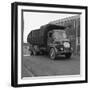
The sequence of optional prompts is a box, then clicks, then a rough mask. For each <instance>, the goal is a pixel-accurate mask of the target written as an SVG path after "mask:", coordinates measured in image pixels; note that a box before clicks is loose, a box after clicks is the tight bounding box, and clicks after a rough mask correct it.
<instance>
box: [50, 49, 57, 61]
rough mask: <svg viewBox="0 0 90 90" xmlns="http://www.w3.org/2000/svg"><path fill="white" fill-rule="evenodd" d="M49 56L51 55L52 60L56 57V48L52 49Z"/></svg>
mask: <svg viewBox="0 0 90 90" xmlns="http://www.w3.org/2000/svg"><path fill="white" fill-rule="evenodd" d="M49 56H50V59H52V60H54V59H55V58H56V52H55V49H54V48H51V49H50V52H49Z"/></svg>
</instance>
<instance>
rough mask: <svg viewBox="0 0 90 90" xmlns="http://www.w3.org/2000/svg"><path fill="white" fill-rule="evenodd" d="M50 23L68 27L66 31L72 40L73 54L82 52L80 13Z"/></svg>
mask: <svg viewBox="0 0 90 90" xmlns="http://www.w3.org/2000/svg"><path fill="white" fill-rule="evenodd" d="M50 24H55V25H60V26H61V25H62V26H65V27H66V33H67V36H68V38H69V39H70V40H71V43H72V47H73V54H77V55H79V54H80V15H77V16H72V17H67V18H63V19H60V20H55V21H51V22H50Z"/></svg>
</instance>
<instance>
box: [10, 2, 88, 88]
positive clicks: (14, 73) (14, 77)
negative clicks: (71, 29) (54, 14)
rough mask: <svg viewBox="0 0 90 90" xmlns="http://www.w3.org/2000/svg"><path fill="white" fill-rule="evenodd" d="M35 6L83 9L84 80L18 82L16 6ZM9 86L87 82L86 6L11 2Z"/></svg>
mask: <svg viewBox="0 0 90 90" xmlns="http://www.w3.org/2000/svg"><path fill="white" fill-rule="evenodd" d="M20 5H23V6H37V7H48V8H49V7H54V8H72V9H84V10H85V26H86V28H85V29H86V32H85V41H86V43H85V60H86V62H85V66H86V67H85V80H78V81H65V82H48V83H34V84H18V59H17V55H18V30H17V29H18V28H17V27H18V11H17V10H18V6H20ZM11 32H12V33H11V86H13V87H24V86H41V85H56V84H74V83H87V82H88V60H87V59H88V58H87V57H88V51H87V47H88V36H87V35H88V34H87V33H88V7H87V6H73V5H57V4H43V3H24V2H14V3H12V4H11Z"/></svg>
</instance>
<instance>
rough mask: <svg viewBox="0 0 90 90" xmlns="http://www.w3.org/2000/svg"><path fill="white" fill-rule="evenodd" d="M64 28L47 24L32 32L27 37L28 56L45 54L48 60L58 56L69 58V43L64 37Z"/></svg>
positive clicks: (70, 53)
mask: <svg viewBox="0 0 90 90" xmlns="http://www.w3.org/2000/svg"><path fill="white" fill-rule="evenodd" d="M65 30H66V27H64V26H57V25H53V24H47V25H44V26H41V27H40V29H37V30H32V31H31V32H30V33H29V34H28V37H27V42H28V43H29V45H30V48H29V50H30V54H31V55H37V54H45V53H47V54H48V55H49V57H50V59H53V60H54V59H55V58H56V57H57V56H59V55H65V57H66V58H70V57H71V55H72V47H71V42H70V40H69V39H68V38H67V35H66V31H65Z"/></svg>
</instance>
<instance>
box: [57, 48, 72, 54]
mask: <svg viewBox="0 0 90 90" xmlns="http://www.w3.org/2000/svg"><path fill="white" fill-rule="evenodd" d="M66 53H72V48H64V49H63V50H58V49H57V50H56V55H63V54H66Z"/></svg>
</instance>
